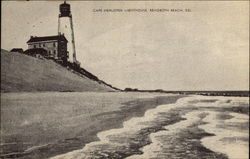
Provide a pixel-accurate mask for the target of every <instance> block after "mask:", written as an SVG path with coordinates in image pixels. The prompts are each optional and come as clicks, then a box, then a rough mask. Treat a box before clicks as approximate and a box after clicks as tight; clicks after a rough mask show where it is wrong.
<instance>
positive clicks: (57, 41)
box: [24, 34, 68, 65]
mask: <svg viewBox="0 0 250 159" xmlns="http://www.w3.org/2000/svg"><path fill="white" fill-rule="evenodd" d="M67 43H68V40H67V39H66V38H65V36H64V35H62V34H60V35H55V36H43V37H37V36H31V37H30V39H29V40H28V41H27V44H28V50H26V51H25V52H24V53H25V54H28V55H31V56H35V57H40V56H43V57H46V58H49V59H54V60H55V61H56V62H58V63H62V64H64V65H66V64H67V62H68V51H67Z"/></svg>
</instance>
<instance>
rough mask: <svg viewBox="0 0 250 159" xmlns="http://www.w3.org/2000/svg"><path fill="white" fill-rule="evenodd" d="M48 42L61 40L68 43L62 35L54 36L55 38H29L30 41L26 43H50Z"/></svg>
mask: <svg viewBox="0 0 250 159" xmlns="http://www.w3.org/2000/svg"><path fill="white" fill-rule="evenodd" d="M50 40H63V41H66V42H68V40H67V39H66V38H65V36H64V35H55V36H42V37H37V36H31V37H30V39H29V40H28V41H27V43H32V42H40V41H50Z"/></svg>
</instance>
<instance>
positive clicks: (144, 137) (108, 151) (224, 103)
mask: <svg viewBox="0 0 250 159" xmlns="http://www.w3.org/2000/svg"><path fill="white" fill-rule="evenodd" d="M246 99H248V98H242V97H204V96H190V97H185V98H181V99H179V100H178V101H177V102H176V103H174V104H167V105H160V106H157V107H156V108H154V109H150V110H148V111H146V113H145V114H144V116H143V117H135V118H132V119H130V120H128V121H125V122H124V123H123V127H122V128H119V129H111V130H107V131H103V132H100V133H98V134H97V136H98V138H99V139H100V141H96V142H91V143H89V144H86V145H85V147H83V149H80V150H75V151H71V152H69V153H66V154H62V155H58V156H55V157H52V158H53V159H81V158H84V159H85V158H87V159H88V158H91V159H93V158H116V159H119V158H126V157H127V159H132V158H136V159H137V158H155V157H156V158H165V157H166V156H172V157H177V158H178V155H180V154H182V155H190V156H193V157H194V156H195V155H196V157H197V156H199V155H201V153H202V151H201V150H197V154H194V152H191V151H190V150H188V149H187V147H185V145H183V143H185V142H186V143H188V144H189V146H190V147H191V148H194V146H195V145H194V143H195V144H198V143H199V142H200V139H201V138H203V139H202V140H201V142H202V144H203V145H204V146H205V147H207V148H208V149H209V150H212V151H209V150H208V149H206V148H204V150H203V151H204V152H206V155H208V156H209V155H216V154H213V151H216V152H219V153H224V154H227V152H224V151H223V152H222V151H220V150H214V149H212V148H211V147H210V146H209V145H208V144H206V143H207V142H206V140H205V139H208V138H212V137H207V138H204V137H205V136H211V135H212V134H215V135H216V136H217V134H216V131H217V128H214V129H213V131H209V130H207V127H209V126H210V125H209V124H205V125H204V123H202V122H203V120H204V121H206V122H208V123H212V121H213V120H214V119H213V118H211V116H213V117H214V115H215V116H216V109H212V110H210V108H224V107H225V108H226V107H232V106H238V105H240V104H245V103H246V101H247V100H246ZM214 113H215V114H214ZM218 113H221V112H218ZM235 114H237V113H235ZM235 114H234V113H231V114H230V115H231V116H233V117H234V118H232V119H228V121H230V122H234V120H237V121H238V119H235V117H236V116H237V115H235ZM241 116H242V114H240V115H239V116H238V117H241ZM246 116H247V115H246ZM243 118H244V120H245V116H244V117H243ZM217 121H218V120H217ZM202 124H203V125H202ZM198 126H199V127H198ZM206 126H207V127H206ZM201 129H202V130H205V131H206V132H208V133H205V132H203V131H201ZM187 130H188V131H190V130H192V131H194V133H197V134H196V135H197V136H199V137H198V138H197V136H196V138H195V136H193V138H190V137H188V136H185V135H187V134H189V135H190V132H186V131H187ZM183 131H184V132H186V134H185V133H183ZM198 133H200V134H198ZM209 133H211V134H209ZM173 136H176V137H173ZM180 136H182V137H183V139H185V137H186V139H188V140H186V139H185V142H182V141H181V139H180V138H178V137H180ZM190 136H192V135H190ZM173 140H176V141H179V142H176V141H173ZM198 141H199V142H198ZM171 142H172V143H175V144H176V145H171V144H169V143H171ZM217 142H218V141H217V140H216V141H215V143H213V144H216V143H217ZM192 144H193V145H192ZM169 145H170V146H169ZM171 146H172V147H171ZM177 146H179V149H178V147H177ZM200 148H202V146H200ZM170 150H171V151H170ZM177 150H178V151H180V152H179V154H178V151H177ZM199 151H201V152H199ZM166 152H167V153H166ZM176 152H177V153H176ZM195 152H196V151H195ZM175 155H176V156H175ZM217 155H220V154H217ZM227 155H228V154H227ZM222 156H223V155H221V158H222ZM228 156H230V155H228ZM179 157H180V156H179ZM224 157H225V156H224Z"/></svg>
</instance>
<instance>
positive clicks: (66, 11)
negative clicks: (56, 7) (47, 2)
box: [59, 1, 71, 17]
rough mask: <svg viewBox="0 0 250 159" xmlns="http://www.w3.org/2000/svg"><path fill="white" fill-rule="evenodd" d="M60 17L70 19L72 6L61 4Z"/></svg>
mask: <svg viewBox="0 0 250 159" xmlns="http://www.w3.org/2000/svg"><path fill="white" fill-rule="evenodd" d="M59 16H60V17H70V16H71V14H70V5H69V4H68V3H66V2H65V1H64V3H62V4H60V15H59Z"/></svg>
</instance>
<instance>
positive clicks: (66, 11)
mask: <svg viewBox="0 0 250 159" xmlns="http://www.w3.org/2000/svg"><path fill="white" fill-rule="evenodd" d="M59 10H60V14H59V17H58V35H62V34H63V35H64V36H65V37H66V39H67V40H68V53H69V56H68V60H69V62H72V63H73V64H77V65H80V63H79V62H78V61H77V60H76V48H75V38H74V27H73V19H72V14H71V11H70V5H69V4H68V3H66V1H64V3H62V4H60V8H59Z"/></svg>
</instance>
